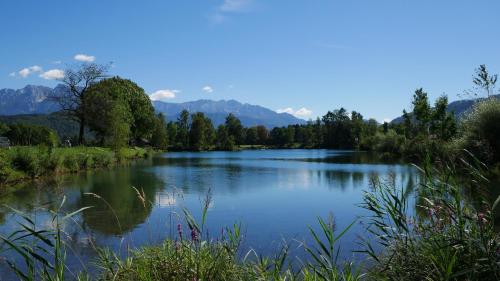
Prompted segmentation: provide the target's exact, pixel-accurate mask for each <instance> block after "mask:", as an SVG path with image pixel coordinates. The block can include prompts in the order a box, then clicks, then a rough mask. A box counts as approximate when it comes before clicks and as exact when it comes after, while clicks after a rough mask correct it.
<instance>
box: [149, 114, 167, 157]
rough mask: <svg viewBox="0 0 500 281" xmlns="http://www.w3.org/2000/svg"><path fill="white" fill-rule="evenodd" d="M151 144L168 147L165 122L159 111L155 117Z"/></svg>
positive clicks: (160, 147) (157, 146)
mask: <svg viewBox="0 0 500 281" xmlns="http://www.w3.org/2000/svg"><path fill="white" fill-rule="evenodd" d="M151 145H152V146H154V147H156V148H159V149H167V147H168V131H167V124H166V121H165V116H164V115H163V113H159V114H158V115H157V116H156V118H155V124H154V129H153V134H152V136H151Z"/></svg>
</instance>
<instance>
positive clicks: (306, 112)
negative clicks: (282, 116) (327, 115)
mask: <svg viewBox="0 0 500 281" xmlns="http://www.w3.org/2000/svg"><path fill="white" fill-rule="evenodd" d="M312 113H313V112H312V111H311V110H309V109H307V108H305V107H302V108H301V109H299V110H297V111H295V115H296V116H299V117H307V116H311V114H312Z"/></svg>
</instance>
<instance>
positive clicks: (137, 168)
mask: <svg viewBox="0 0 500 281" xmlns="http://www.w3.org/2000/svg"><path fill="white" fill-rule="evenodd" d="M375 177H380V178H382V179H386V180H391V181H394V182H395V183H396V184H397V186H403V187H405V188H411V187H412V186H414V185H415V183H416V182H418V173H417V171H416V169H415V168H413V167H412V166H410V165H406V164H398V163H384V162H382V161H379V160H377V159H376V158H375V157H374V156H373V155H370V154H368V153H364V152H350V151H336V150H245V151H239V152H198V153H194V152H178V153H177V152H175V153H174V152H172V153H165V154H162V155H158V156H156V157H154V158H152V159H148V160H144V161H139V162H136V163H134V164H132V165H130V166H128V167H120V168H115V169H110V170H100V171H96V172H89V173H82V174H77V175H69V176H64V177H61V178H55V179H53V180H51V182H50V183H45V184H42V186H40V187H37V188H35V187H33V185H29V186H26V187H24V188H20V189H17V190H16V191H15V192H10V193H8V194H4V195H2V197H1V198H0V202H1V203H2V204H7V205H9V206H11V207H14V208H16V209H19V210H21V211H24V212H28V213H30V214H31V215H32V216H33V217H34V218H36V221H37V224H40V225H43V226H50V217H49V215H48V213H47V212H46V211H44V210H43V208H39V206H45V207H47V206H49V207H52V208H56V206H58V205H59V203H60V200H61V198H62V196H63V195H65V196H66V198H67V199H66V203H65V205H64V209H65V211H67V212H70V211H74V210H77V209H79V208H81V207H84V206H93V208H91V209H88V210H86V211H84V212H83V213H82V214H81V215H79V216H78V217H76V222H77V223H70V224H68V225H66V232H67V233H68V234H69V236H70V237H71V241H70V243H69V244H70V245H71V248H72V250H71V251H70V253H68V265H69V266H70V267H71V268H72V269H75V270H76V269H79V268H81V267H85V266H87V265H88V264H89V261H92V260H93V259H94V258H95V251H94V246H99V247H110V248H112V249H114V250H120V251H121V252H122V253H124V252H126V248H127V247H137V246H141V245H147V244H155V243H159V242H160V241H162V240H163V239H165V238H166V237H175V235H176V234H175V233H176V227H177V224H178V223H179V222H180V223H183V224H184V220H183V215H182V209H183V208H187V209H188V210H190V211H191V212H192V213H193V215H194V216H195V217H197V218H199V217H200V213H201V208H202V202H203V200H204V197H205V196H206V194H207V192H208V191H209V190H211V194H212V202H211V205H210V208H209V211H208V218H207V228H208V231H209V233H210V235H211V236H212V237H217V236H218V235H220V233H221V229H222V228H223V227H226V226H231V225H233V224H234V223H240V224H241V226H242V229H243V234H244V243H243V247H242V248H243V249H242V250H243V251H246V250H248V249H250V248H252V249H255V250H256V252H258V253H263V254H269V253H270V252H272V251H273V250H274V249H276V248H278V247H279V246H280V245H281V244H282V241H283V240H286V241H293V240H299V241H302V240H306V241H307V240H308V239H309V233H308V229H307V227H308V226H313V227H314V228H316V226H317V220H316V218H317V217H318V216H321V217H323V218H326V217H327V216H328V215H329V214H332V215H333V217H334V218H335V222H336V225H337V229H339V230H342V229H343V228H344V227H346V226H347V225H349V224H350V223H351V222H353V221H354V220H356V218H357V217H359V216H362V215H364V214H365V213H364V211H363V210H362V209H361V208H359V207H358V204H359V203H361V202H362V196H363V192H364V191H369V190H370V181H371V179H373V178H375ZM132 187H136V188H137V189H139V190H143V191H144V193H145V195H146V199H147V200H150V201H151V202H153V204H151V205H150V206H146V207H144V206H143V204H142V202H141V201H140V200H138V198H137V193H136V191H135V190H134V189H133V188H132ZM88 193H93V194H97V195H99V196H100V197H101V198H103V199H104V200H105V201H106V202H107V203H104V201H103V200H102V199H98V198H96V197H95V196H93V195H89V194H88ZM108 204H109V205H108ZM110 207H112V209H113V211H111V208H110ZM17 220H18V217H17V216H16V215H15V214H14V213H13V212H10V211H9V210H8V209H6V208H2V209H1V212H0V233H2V234H6V233H10V232H12V231H13V229H15V228H17V225H16V221H17ZM118 221H119V223H118ZM365 234H366V233H364V231H363V227H362V225H360V224H359V223H356V224H355V225H354V227H353V228H352V229H351V230H350V231H349V232H348V233H347V234H346V235H345V236H344V237H343V238H342V240H341V247H342V253H343V254H342V255H343V256H344V257H346V258H347V257H348V258H356V257H355V256H353V254H352V253H351V251H352V250H356V249H359V246H358V245H357V242H359V239H360V237H363V236H364V235H365ZM301 252H302V251H300V250H297V255H299V256H300V255H301V254H300V253H301ZM0 255H3V256H6V255H7V256H8V255H9V254H8V253H5V252H4V253H1V254H0ZM89 269H90V268H89ZM90 270H91V269H90ZM0 271H1V273H2V275H1V276H4V277H5V276H7V275H4V274H6V271H8V269H7V267H6V265H5V264H2V265H1V266H0Z"/></svg>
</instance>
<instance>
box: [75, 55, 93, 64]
mask: <svg viewBox="0 0 500 281" xmlns="http://www.w3.org/2000/svg"><path fill="white" fill-rule="evenodd" d="M74 59H75V60H77V61H82V62H93V61H95V57H94V56H89V55H85V54H77V55H75V57H74Z"/></svg>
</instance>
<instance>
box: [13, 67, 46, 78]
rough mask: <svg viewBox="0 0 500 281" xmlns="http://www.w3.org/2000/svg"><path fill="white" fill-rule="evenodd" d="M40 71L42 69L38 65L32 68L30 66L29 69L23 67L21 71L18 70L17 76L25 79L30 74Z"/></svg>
mask: <svg viewBox="0 0 500 281" xmlns="http://www.w3.org/2000/svg"><path fill="white" fill-rule="evenodd" d="M41 71H42V68H41V67H40V66H38V65H33V66H30V67H25V68H23V69H21V70H19V72H18V73H19V75H20V76H21V77H23V78H26V77H28V76H29V75H30V74H32V73H34V72H41Z"/></svg>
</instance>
